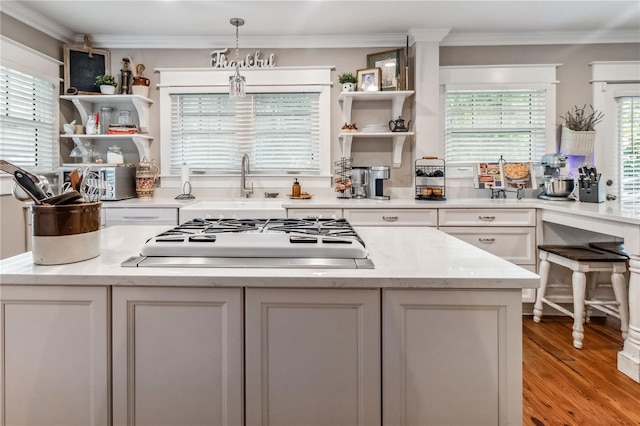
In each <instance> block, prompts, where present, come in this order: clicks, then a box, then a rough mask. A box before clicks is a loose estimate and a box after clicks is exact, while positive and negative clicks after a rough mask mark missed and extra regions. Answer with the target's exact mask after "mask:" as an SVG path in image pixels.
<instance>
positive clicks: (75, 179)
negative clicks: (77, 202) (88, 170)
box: [69, 169, 81, 191]
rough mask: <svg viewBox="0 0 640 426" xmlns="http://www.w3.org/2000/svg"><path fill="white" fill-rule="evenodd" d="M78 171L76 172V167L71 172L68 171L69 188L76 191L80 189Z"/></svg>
mask: <svg viewBox="0 0 640 426" xmlns="http://www.w3.org/2000/svg"><path fill="white" fill-rule="evenodd" d="M80 180H81V179H80V173H79V172H78V169H75V170H72V171H71V173H69V181H70V182H71V189H73V190H74V191H77V190H79V189H80Z"/></svg>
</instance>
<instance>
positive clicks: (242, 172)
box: [240, 154, 253, 198]
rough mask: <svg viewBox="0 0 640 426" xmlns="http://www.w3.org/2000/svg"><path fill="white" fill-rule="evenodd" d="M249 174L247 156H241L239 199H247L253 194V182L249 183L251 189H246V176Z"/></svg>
mask: <svg viewBox="0 0 640 426" xmlns="http://www.w3.org/2000/svg"><path fill="white" fill-rule="evenodd" d="M249 173H251V169H250V167H249V156H248V155H247V154H242V166H241V167H240V197H245V198H249V195H250V194H253V182H251V188H247V174H249Z"/></svg>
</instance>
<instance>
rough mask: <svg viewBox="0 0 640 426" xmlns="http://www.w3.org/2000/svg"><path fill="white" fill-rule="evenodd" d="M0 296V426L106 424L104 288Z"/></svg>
mask: <svg viewBox="0 0 640 426" xmlns="http://www.w3.org/2000/svg"><path fill="white" fill-rule="evenodd" d="M28 255H29V256H31V253H29V254H28ZM0 295H1V304H2V315H0V329H1V334H2V353H1V354H0V366H1V367H0V368H2V374H0V377H1V378H2V385H1V386H0V396H1V401H0V418H1V419H2V424H3V425H5V424H6V425H96V426H99V425H105V426H106V425H108V424H109V416H110V412H109V410H110V406H109V398H110V397H109V372H108V368H109V355H108V344H109V343H108V341H109V340H108V330H109V326H108V321H109V313H108V311H107V299H108V289H107V287H61V286H31V285H27V286H4V285H3V286H2V288H0Z"/></svg>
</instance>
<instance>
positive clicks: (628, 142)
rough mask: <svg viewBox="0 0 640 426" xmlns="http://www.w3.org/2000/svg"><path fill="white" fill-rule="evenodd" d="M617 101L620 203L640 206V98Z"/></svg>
mask: <svg viewBox="0 0 640 426" xmlns="http://www.w3.org/2000/svg"><path fill="white" fill-rule="evenodd" d="M617 101H618V102H617V103H618V111H617V112H618V114H617V117H618V140H619V146H620V148H619V159H620V168H619V173H620V176H619V181H620V201H621V202H623V203H634V204H640V96H624V97H620V98H617Z"/></svg>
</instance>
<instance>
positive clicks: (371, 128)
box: [360, 124, 389, 133]
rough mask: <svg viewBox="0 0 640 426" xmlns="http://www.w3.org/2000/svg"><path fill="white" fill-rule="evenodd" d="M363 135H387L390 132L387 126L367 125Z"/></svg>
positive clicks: (363, 129)
mask: <svg viewBox="0 0 640 426" xmlns="http://www.w3.org/2000/svg"><path fill="white" fill-rule="evenodd" d="M360 132H361V133H385V132H389V126H387V125H386V124H367V125H366V126H364V127H363V128H362V129H360Z"/></svg>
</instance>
